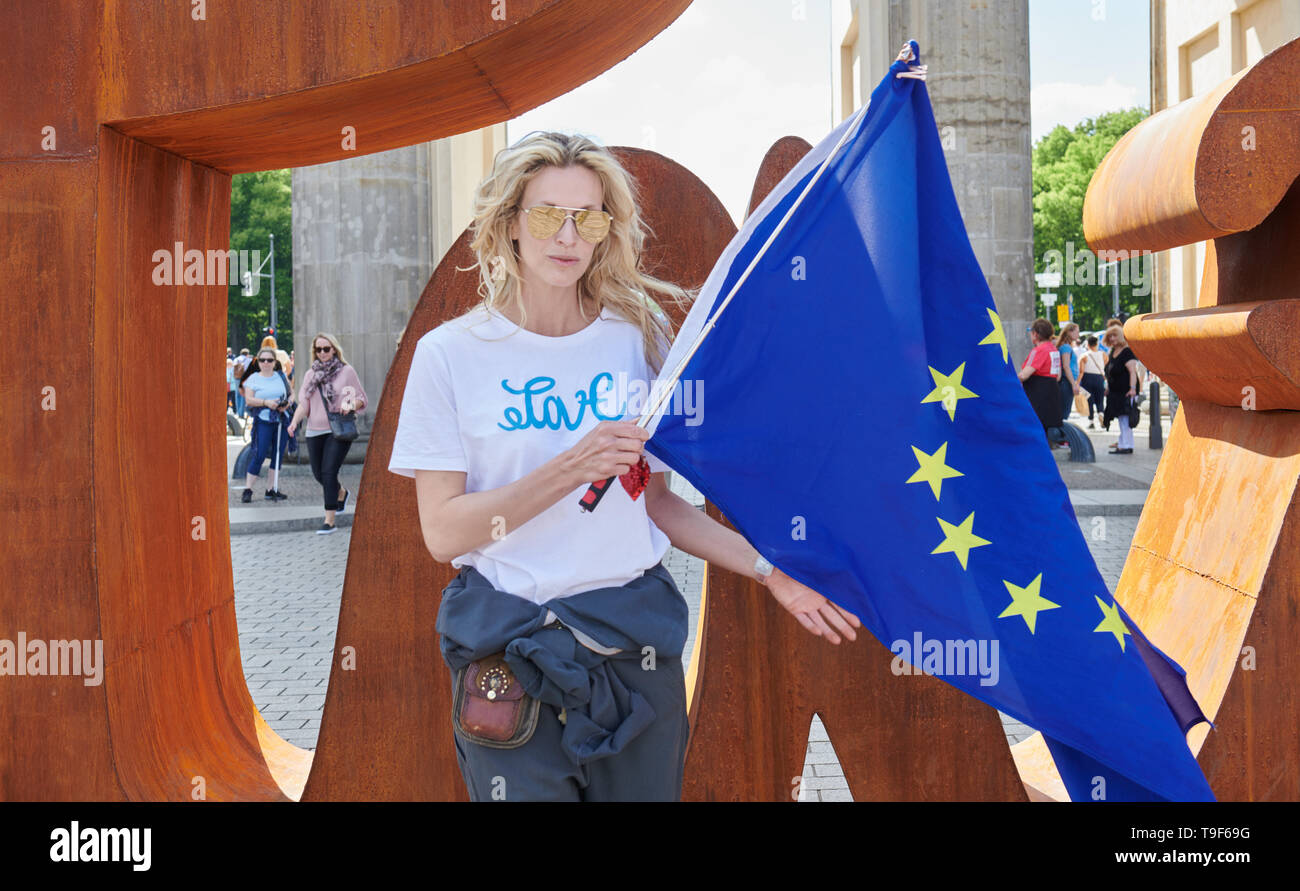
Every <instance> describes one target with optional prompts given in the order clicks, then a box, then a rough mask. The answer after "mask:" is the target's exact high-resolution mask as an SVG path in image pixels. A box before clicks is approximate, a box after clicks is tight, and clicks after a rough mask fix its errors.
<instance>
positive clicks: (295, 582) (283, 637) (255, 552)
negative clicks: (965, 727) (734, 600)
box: [230, 418, 1168, 801]
mask: <svg viewBox="0 0 1300 891" xmlns="http://www.w3.org/2000/svg"><path fill="white" fill-rule="evenodd" d="M1145 420H1146V419H1145V418H1144V423H1143V425H1142V426H1141V427H1140V428H1139V430H1138V431H1137V434H1136V437H1137V439H1136V442H1137V448H1136V449H1135V450H1134V453H1133V454H1132V455H1123V456H1121V455H1110V454H1107V451H1106V450H1107V448H1108V447H1109V446H1110V445H1111V444H1112V443H1114V442H1115V440H1116V439H1117V436H1118V431H1117V430H1115V429H1112V431H1111V432H1110V433H1105V432H1103V431H1099V430H1097V431H1086V430H1085V432H1087V433H1088V434H1089V436H1090V437H1091V439H1092V441H1093V446H1094V449H1095V451H1096V452H1097V462H1096V463H1095V464H1070V463H1069V462H1068V453H1067V450H1065V449H1058V450H1057V451H1056V458H1057V462H1058V467H1059V468H1060V470H1061V473H1062V477H1063V478H1064V479H1065V480H1066V482H1067V485H1069V486H1070V494H1071V500H1072V501H1073V502H1074V504H1075V511H1076V513H1077V515H1078V516H1079V521H1080V525H1081V527H1082V528H1083V531H1084V535H1085V538H1086V539H1087V541H1088V545H1089V548H1090V549H1091V551H1092V554H1093V557H1094V558H1095V559H1096V561H1097V564H1098V566H1099V568H1100V569H1101V572H1102V575H1103V577H1104V578H1105V579H1106V582H1107V584H1108V585H1109V586H1110V587H1111V589H1112V590H1113V589H1114V588H1115V586H1116V585H1117V584H1118V581H1119V576H1120V572H1121V570H1122V569H1123V564H1124V560H1125V559H1126V557H1127V555H1128V549H1129V546H1130V544H1131V542H1132V538H1133V532H1134V530H1135V529H1136V528H1137V521H1138V517H1137V514H1138V513H1140V510H1141V505H1142V502H1143V500H1144V499H1145V497H1146V492H1147V488H1148V486H1149V485H1150V482H1151V479H1152V477H1153V476H1154V474H1155V469H1156V465H1157V463H1158V461H1159V458H1160V455H1161V452H1159V451H1151V450H1149V449H1148V448H1147V438H1146V437H1147V430H1146V426H1145ZM1075 421H1076V423H1077V419H1075ZM1165 424H1166V427H1165V429H1166V431H1167V429H1168V420H1167V419H1166V421H1165ZM1079 426H1080V427H1084V428H1086V420H1085V421H1084V422H1083V423H1081V424H1079ZM230 447H231V449H232V454H231V457H230V462H231V465H233V461H234V454H237V452H238V449H239V442H238V440H237V439H236V438H233V437H232V438H231V442H230ZM360 472H361V466H360V465H345V466H344V472H343V474H342V478H343V481H344V485H345V486H347V487H348V488H349V489H351V490H352V492H353V495H352V496H350V497H349V501H348V507H347V511H346V512H345V513H343V514H340V515H338V520H337V522H338V526H339V531H338V532H336V533H334V534H332V535H316V534H315V533H314V531H307V530H315V529H316V528H317V527H318V526H319V525H320V523H321V522H322V519H323V508H321V507H320V501H321V498H322V493H321V491H320V486H319V485H318V484H317V483H316V482H315V480H314V479H313V478H312V476H311V473H310V469H309V468H307V467H306V466H305V465H304V466H303V467H301V468H296V467H292V466H290V465H287V464H286V466H285V470H284V471H283V474H284V476H283V479H282V481H281V488H282V490H283V491H285V492H286V494H289V495H290V500H289V501H287V502H281V503H279V504H273V503H271V502H262V501H260V500H259V501H258V502H256V503H255V504H253V505H247V506H246V505H240V504H239V502H238V498H239V493H240V492H241V491H242V489H243V485H242V482H236V481H234V480H232V481H231V485H232V487H234V488H232V491H231V499H232V501H231V532H232V537H231V557H232V560H233V563H234V574H235V609H236V615H237V618H238V621H239V640H240V649H241V652H242V654H243V663H244V673H245V676H246V677H247V679H248V685H249V690H250V692H251V693H252V696H253V701H254V702H255V703H256V705H257V707H258V708H259V709H260V710H261V711H262V714H263V716H264V717H265V718H266V720H267V721H268V722H269V723H270V725H271V726H272V727H273V728H274V729H275V730H276V731H277V732H278V733H280V734H281V735H282V736H283V737H284V738H285V739H286V740H288V741H289V742H291V743H294V744H295V745H298V746H302V747H304V748H315V746H316V738H317V735H318V733H319V731H320V716H321V713H322V711H323V709H324V703H325V688H326V684H327V683H328V680H329V669H330V661H331V658H332V656H333V650H334V635H335V630H336V627H337V622H338V612H339V602H340V599H341V597H342V586H343V575H344V569H345V567H346V563H347V553H348V548H349V546H350V544H351V529H350V528H349V524H350V520H351V516H352V510H353V506H354V504H355V499H356V498H357V497H359V495H358V494H357V489H358V483H359V478H360ZM262 473H263V477H262V479H263V480H265V475H266V469H265V468H263V471H262ZM264 488H265V485H263V486H262V487H261V488H260V489H256V490H255V494H256V495H257V496H258V497H259V499H260V496H261V493H262V490H263V489H264ZM673 489H674V491H676V492H678V494H681V495H682V496H683V497H686V498H687V499H688V500H690V501H691V502H692V503H693V504H695V505H696V506H697V507H698V506H702V505H703V497H702V496H700V495H699V493H698V492H696V491H695V490H694V489H693V488H691V487H690V486H689V485H688V484H686V483H685V481H684V480H682V479H681V478H680V477H678V476H677V475H675V474H674V484H673ZM299 498H300V499H301V502H300V503H299V502H298V499H299ZM236 505H238V506H236ZM295 524H300V525H298V526H297V527H296V528H295ZM272 530H277V531H272ZM284 530H288V531H284ZM664 564H665V566H666V567H667V568H668V570H669V571H670V572H671V573H672V574H673V577H674V579H675V580H676V582H677V585H678V587H679V588H680V590H681V591H682V594H683V595H685V597H686V600H687V602H688V604H689V605H690V610H691V612H690V628H691V631H690V637H689V639H688V641H687V647H686V654H685V656H684V658H683V661H684V662H689V659H690V652H691V647H692V645H693V643H694V639H695V629H696V626H697V624H698V621H699V600H700V587H701V583H702V581H703V572H704V567H703V561H701V560H698V559H697V558H695V557H692V556H690V555H689V554H686V553H684V552H682V551H679V550H677V549H676V548H671V549H670V550H669V552H668V554H667V555H666V556H665V559H664ZM272 572H273V573H274V575H271V574H270V573H272ZM1003 723H1004V727H1005V730H1006V732H1007V739H1008V742H1010V743H1015V742H1019V741H1020V740H1021V739H1023V738H1025V737H1026V736H1028V735H1029V734H1030V733H1031V732H1032V731H1031V730H1030V729H1029V728H1028V727H1025V726H1024V725H1023V724H1019V723H1017V722H1014V721H1012V720H1011V719H1009V718H1006V716H1003ZM800 800H802V801H849V800H852V799H851V796H850V795H849V791H848V786H847V784H846V782H845V780H844V776H843V770H842V769H841V767H840V765H839V761H838V760H837V759H836V757H835V752H834V748H833V746H832V745H831V742H830V740H829V739H828V737H827V734H826V730H825V728H824V727H823V726H822V724H821V721H820V720H818V719H817V718H816V717H814V719H813V721H812V724H811V726H810V728H809V745H808V752H807V756H806V760H805V765H804V783H803V785H802V795H801V798H800Z"/></svg>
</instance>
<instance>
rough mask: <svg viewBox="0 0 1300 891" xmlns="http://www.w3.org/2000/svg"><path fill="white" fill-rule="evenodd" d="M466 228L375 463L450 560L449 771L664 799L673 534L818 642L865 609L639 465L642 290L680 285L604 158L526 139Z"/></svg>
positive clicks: (438, 555)
mask: <svg viewBox="0 0 1300 891" xmlns="http://www.w3.org/2000/svg"><path fill="white" fill-rule="evenodd" d="M473 231H474V238H473V241H472V243H471V244H472V248H473V250H474V252H475V254H476V255H477V261H478V262H477V264H476V265H477V268H478V270H479V281H480V284H479V293H480V296H482V298H483V300H482V303H481V304H480V305H478V306H477V307H475V309H474V310H472V311H471V312H469V313H467V314H466V315H464V316H461V317H459V318H456V319H453V320H451V321H448V322H446V323H444V324H442V325H440V326H438V327H437V328H435V329H434V330H432V331H430V332H427V333H425V334H424V335H423V336H422V337H420V339H419V342H418V343H417V344H416V347H415V352H414V356H413V358H412V361H411V368H410V372H409V375H408V377H407V381H406V389H405V393H404V395H403V399H402V407H401V413H400V417H399V421H398V426H397V432H396V434H395V437H394V442H393V451H392V457H391V459H390V462H389V470H391V471H393V472H394V473H398V474H402V475H404V476H412V477H414V478H415V494H416V502H417V504H418V507H419V514H420V529H421V532H422V534H423V538H424V543H425V546H426V547H427V548H428V551H429V553H430V554H431V555H432V556H433V558H434V559H435V560H438V561H441V562H450V563H451V564H452V566H455V567H459V568H460V573H459V575H457V577H456V578H455V579H454V580H453V581H452V582H451V584H450V585H448V586H447V588H446V589H445V590H444V591H443V596H442V602H441V607H440V609H439V613H438V621H437V630H438V631H439V632H440V633H441V635H442V652H443V658H444V660H445V661H446V663H447V665H448V667H449V668H450V669H451V671H452V678H453V688H452V693H453V703H454V706H453V714H452V725H453V732H454V740H455V745H456V751H457V759H458V761H459V764H460V769H461V774H462V776H463V777H464V780H465V783H466V786H467V788H468V790H469V794H470V797H471V798H473V799H474V800H485V799H491V798H500V797H502V796H504V797H505V798H506V799H508V800H512V801H519V800H571V801H577V800H587V801H597V800H678V799H679V798H680V795H681V779H682V762H683V759H684V756H685V746H686V738H687V733H688V727H687V722H686V690H685V683H684V679H683V675H682V665H681V658H680V657H681V651H682V647H683V644H684V643H685V640H686V632H687V629H686V617H687V608H686V603H685V601H684V599H683V598H682V596H681V593H680V592H679V591H678V590H677V588H676V586H675V585H674V583H673V579H672V576H671V575H670V574H669V573H668V571H667V570H666V569H664V566H663V563H662V562H661V561H662V558H663V555H664V553H665V551H666V550H667V549H668V546H669V543H670V542H671V543H672V544H673V545H675V546H676V547H678V548H680V549H682V550H684V551H686V552H687V553H690V554H694V555H696V556H697V557H701V558H703V559H705V560H708V561H709V562H710V563H713V564H715V565H718V566H722V567H725V568H727V569H730V570H732V571H733V572H738V573H742V574H744V575H747V576H749V577H751V578H754V579H757V580H761V581H764V582H765V583H766V585H767V587H768V589H769V590H770V591H771V593H772V595H773V596H774V597H775V598H776V599H777V601H778V602H779V603H781V605H782V606H784V607H785V608H786V609H787V610H789V611H790V612H791V613H792V614H793V615H794V617H795V619H797V620H798V621H799V622H800V623H801V624H802V625H803V626H804V627H805V628H806V629H808V630H809V631H810V632H811V633H813V634H816V635H820V636H823V637H825V638H827V639H828V640H829V641H831V642H832V643H839V642H840V639H841V636H843V637H846V638H848V639H849V640H855V639H856V633H855V632H854V628H855V627H860V622H859V621H858V620H857V618H856V617H855V616H853V615H851V614H849V613H846V612H844V611H843V610H840V609H839V608H838V607H836V606H834V605H833V604H831V603H830V602H829V601H827V600H826V599H825V598H823V597H822V596H821V595H820V594H818V593H817V592H815V591H813V590H811V589H809V588H807V587H805V586H803V585H801V584H800V583H798V582H796V581H794V580H793V579H791V578H789V577H788V576H786V575H785V574H784V573H782V572H781V570H779V569H775V568H772V567H771V565H770V564H767V563H765V561H762V560H761V559H760V558H759V555H758V553H757V551H755V550H754V548H753V547H752V546H751V545H750V544H749V543H748V542H747V541H745V539H744V538H742V537H741V536H740V535H738V534H736V533H735V532H732V531H730V530H728V529H726V528H725V527H723V526H721V525H720V524H718V523H716V522H714V521H713V520H711V519H709V517H708V516H707V515H706V514H704V513H703V512H702V511H700V510H698V509H696V508H695V507H693V506H692V505H690V504H689V503H688V502H686V501H684V500H682V499H681V498H679V497H677V496H676V495H674V494H673V493H672V492H670V491H669V490H668V488H667V485H666V484H665V482H664V478H663V473H662V471H664V470H665V469H666V466H665V465H664V464H662V462H659V461H658V459H657V458H654V457H653V456H650V457H648V458H647V457H646V456H645V455H644V451H643V445H644V441H645V439H646V438H647V434H646V432H645V431H644V430H643V429H642V428H640V427H638V426H637V425H636V423H635V420H636V418H637V417H638V416H639V411H640V408H641V406H640V405H635V406H630V405H629V403H628V401H627V400H626V398H624V396H621V395H620V394H619V389H620V388H619V386H618V384H619V381H620V376H622V377H623V378H624V379H628V380H642V381H645V382H646V383H649V381H650V380H652V379H653V376H654V374H655V373H656V372H657V371H658V369H659V366H660V364H661V363H662V361H663V359H664V357H665V355H666V352H667V347H668V345H669V343H670V341H671V336H672V330H671V326H670V323H669V322H668V320H667V317H666V316H665V315H664V314H663V312H662V310H661V309H660V308H659V307H658V305H657V303H656V301H657V300H670V301H674V302H680V303H681V304H682V305H684V303H685V301H687V300H688V299H689V297H690V295H688V294H686V293H685V292H683V291H682V290H681V289H679V288H677V287H676V286H674V285H672V284H670V283H668V282H664V281H660V280H658V279H655V278H653V277H651V276H649V275H646V274H645V273H644V272H642V271H641V269H640V260H641V250H642V247H643V245H644V242H645V238H646V226H645V223H644V222H643V220H642V219H641V216H640V212H639V210H638V207H637V197H636V192H635V183H634V181H633V179H632V177H631V176H630V175H629V174H628V172H627V171H626V170H625V169H624V168H623V167H622V166H621V165H620V164H619V162H618V160H617V159H616V158H615V157H614V156H613V155H612V154H611V153H610V152H609V151H608V150H606V149H605V148H603V147H601V146H598V145H596V144H595V143H593V142H592V141H590V140H588V139H586V138H583V137H581V136H568V135H565V134H561V133H549V132H547V133H533V134H530V135H529V136H527V137H525V138H524V139H523V140H521V141H520V142H519V143H517V144H515V145H514V146H511V147H510V148H507V149H505V150H504V151H502V152H500V153H499V154H498V155H497V157H496V161H495V163H494V165H493V169H492V172H491V174H490V175H489V176H488V178H487V179H486V180H485V181H484V182H483V183H482V184H480V186H479V188H478V192H477V195H476V201H475V210H474V222H473ZM643 458H645V459H646V461H647V463H648V470H649V471H650V477H649V484H648V487H647V488H646V489H645V491H644V493H638V495H639V497H633V496H632V495H631V494H629V492H628V491H625V489H624V486H622V485H618V484H614V485H612V486H611V488H610V491H609V492H608V493H607V494H606V495H605V497H604V499H603V500H602V501H601V502H600V505H599V506H598V508H597V509H596V511H595V512H594V513H590V514H588V513H584V512H583V511H582V510H581V509H580V508H579V507H578V505H577V501H578V499H579V497H580V496H581V495H582V494H583V492H585V491H586V489H587V486H588V485H589V484H590V483H592V482H594V481H596V480H604V479H606V478H608V477H609V476H612V475H622V474H626V473H627V472H628V471H629V470H631V469H632V468H637V467H639V466H640V465H641V462H642V460H643ZM521 692H522V693H523V694H524V695H523V697H522V699H514V698H512V697H518V696H520V694H521ZM498 698H499V699H500V700H501V701H500V702H494V700H495V699H498ZM516 702H518V703H522V705H521V706H515V705H512V703H516ZM494 705H495V707H496V708H495V711H503V712H505V714H506V718H507V720H505V721H504V722H503V723H502V724H500V725H499V724H498V723H497V720H496V718H495V717H494V715H495V711H494ZM515 708H519V709H521V711H518V712H516V711H512V709H515ZM512 716H521V717H520V718H519V720H515V718H514V717H512Z"/></svg>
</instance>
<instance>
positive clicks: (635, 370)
mask: <svg viewBox="0 0 1300 891" xmlns="http://www.w3.org/2000/svg"><path fill="white" fill-rule="evenodd" d="M652 379H653V378H652V376H651V375H650V373H649V367H648V365H647V363H646V360H645V353H644V351H643V348H642V342H641V331H640V329H639V328H637V327H636V326H635V325H633V324H631V323H630V322H627V321H625V320H624V319H623V318H622V317H620V316H618V315H617V314H615V313H614V312H613V311H612V310H609V309H605V310H602V312H601V315H600V317H599V318H598V319H596V320H595V321H593V322H592V323H591V324H590V325H588V326H587V327H586V328H583V329H582V330H581V331H577V332H575V333H573V334H569V335H565V336H563V337H547V336H545V335H542V334H537V333H535V332H532V331H529V330H527V329H525V328H520V327H519V326H518V325H516V324H514V323H513V322H511V321H510V320H509V319H506V318H505V317H504V316H502V315H500V314H498V313H496V312H495V311H488V310H486V309H484V308H483V307H481V306H480V307H478V308H476V309H474V310H472V311H471V312H469V313H467V314H466V315H464V316H461V317H460V318H458V319H453V320H451V321H449V322H445V323H443V324H442V325H439V326H438V327H437V328H435V329H433V330H432V331H429V332H428V333H426V334H425V335H424V336H423V337H421V338H420V340H419V342H418V343H417V344H416V347H415V355H414V356H413V357H412V359H411V370H410V372H409V374H408V376H407V379H406V390H405V392H404V394H403V397H402V408H401V413H400V415H399V417H398V423H397V432H396V434H395V435H394V437H393V452H392V457H391V458H390V459H389V463H388V469H389V470H391V471H392V472H393V473H397V474H401V475H403V476H410V477H413V476H415V471H416V470H455V471H463V472H464V473H465V491H466V492H481V491H485V490H488V489H496V488H499V487H501V486H504V485H508V484H509V483H513V482H514V481H516V480H518V479H521V478H523V477H525V476H527V475H528V474H529V473H531V472H532V471H534V470H536V469H537V468H538V467H540V466H541V465H542V464H544V463H546V462H547V461H549V460H550V459H551V458H553V457H555V456H556V455H558V454H560V453H561V452H563V451H565V450H566V449H568V448H570V447H572V446H573V445H574V444H576V443H577V442H578V441H579V440H580V439H582V438H583V437H584V436H586V435H587V433H588V432H590V430H591V428H593V427H595V426H596V425H597V424H599V423H600V422H601V421H615V420H632V421H635V420H637V418H638V417H639V416H640V411H641V408H642V407H643V405H644V401H645V397H646V395H647V394H648V392H649V386H650V383H651V382H652ZM645 456H646V460H647V462H648V463H649V465H650V470H651V472H652V473H658V472H660V471H663V470H667V469H668V467H667V465H665V464H664V463H663V462H662V461H660V460H659V459H658V458H656V457H654V456H653V455H651V454H650V453H649V452H646V453H645ZM587 485H588V484H587V483H583V484H582V485H581V486H579V487H577V488H575V489H574V490H573V491H572V492H570V493H568V494H566V495H565V496H564V497H563V498H561V499H560V500H559V501H558V502H556V503H555V504H553V505H551V506H550V507H548V508H547V509H546V510H544V511H542V512H541V513H540V514H538V515H537V516H535V517H533V518H532V519H531V520H529V521H528V522H527V523H524V524H523V525H522V526H520V527H519V528H518V529H506V530H503V531H504V535H503V536H502V537H501V538H499V539H497V540H495V541H493V542H491V543H490V544H487V545H484V546H483V547H481V548H478V549H476V550H473V551H470V552H469V553H466V554H461V555H459V556H457V557H455V558H454V559H453V560H452V566H455V567H460V566H465V565H470V566H473V567H474V568H475V569H477V570H478V571H479V572H480V573H482V574H483V576H484V577H485V578H487V579H488V580H489V581H490V582H492V584H493V586H494V587H496V588H497V589H498V590H501V591H506V592H509V593H511V594H515V595H517V596H520V597H523V598H525V599H527V600H532V601H534V602H536V603H544V602H546V601H547V600H550V599H552V598H555V597H564V596H567V595H569V594H577V593H580V592H582V591H589V590H593V589H595V588H601V587H612V586H618V585H623V584H626V583H627V582H629V581H631V580H632V579H634V578H637V577H638V576H640V575H641V574H642V573H643V572H644V571H645V570H647V569H649V568H650V567H652V566H654V565H655V564H656V563H658V562H659V561H660V559H661V558H662V557H663V555H664V552H665V551H667V549H668V544H669V542H668V537H667V536H666V535H664V533H663V532H662V531H661V530H660V529H659V528H658V527H657V526H655V525H654V523H653V522H651V520H650V518H649V516H648V515H647V514H646V510H645V495H644V494H642V495H641V496H640V497H638V498H637V499H636V500H635V501H633V500H632V499H631V498H630V497H629V496H628V494H627V492H626V491H625V490H624V489H623V486H622V485H621V484H620V483H619V481H618V480H615V481H614V483H613V484H611V486H610V488H609V491H607V492H606V493H605V497H604V498H603V499H602V500H601V502H600V505H599V506H598V507H597V508H596V510H595V511H594V512H592V513H588V512H586V511H583V510H581V509H580V508H579V507H578V499H579V498H581V497H582V494H583V493H584V492H585V491H586V490H587Z"/></svg>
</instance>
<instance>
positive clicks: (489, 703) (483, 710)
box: [452, 651, 541, 749]
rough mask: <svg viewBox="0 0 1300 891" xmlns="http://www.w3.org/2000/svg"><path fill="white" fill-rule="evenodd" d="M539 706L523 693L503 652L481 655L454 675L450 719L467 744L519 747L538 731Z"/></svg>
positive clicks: (536, 701)
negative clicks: (480, 657)
mask: <svg viewBox="0 0 1300 891" xmlns="http://www.w3.org/2000/svg"><path fill="white" fill-rule="evenodd" d="M540 706H541V703H540V702H538V700H536V699H534V698H533V697H532V696H529V695H528V694H527V693H525V692H524V688H523V687H522V686H521V685H520V683H519V680H518V679H517V678H516V677H515V673H514V672H513V671H511V670H510V666H509V665H508V664H507V663H506V661H505V652H504V651H502V652H500V653H493V654H492V655H491V656H484V657H483V658H482V659H479V660H477V661H475V662H471V663H470V664H469V665H466V666H465V667H464V668H462V669H461V670H460V671H459V672H457V673H456V696H455V699H454V701H453V702H452V719H453V721H454V722H455V725H456V729H457V731H458V732H459V733H460V734H461V735H462V736H463V737H465V739H467V740H469V741H470V742H474V743H478V744H479V745H482V746H490V747H492V748H494V749H513V748H517V747H518V746H522V745H523V744H524V743H526V742H528V740H529V739H531V738H532V736H533V731H534V730H536V729H537V714H538V709H539V707H540Z"/></svg>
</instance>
